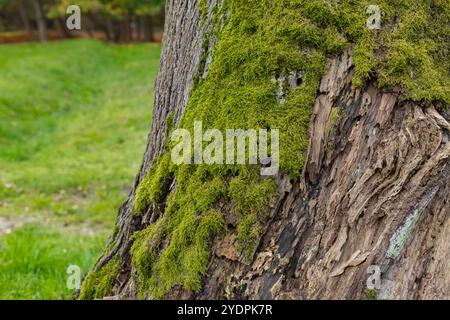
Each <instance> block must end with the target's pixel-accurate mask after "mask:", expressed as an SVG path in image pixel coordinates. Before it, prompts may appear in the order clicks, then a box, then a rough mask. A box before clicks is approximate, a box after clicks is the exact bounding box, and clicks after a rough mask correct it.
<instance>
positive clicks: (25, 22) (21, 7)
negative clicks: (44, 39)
mask: <svg viewBox="0 0 450 320" xmlns="http://www.w3.org/2000/svg"><path fill="white" fill-rule="evenodd" d="M19 12H20V18H21V19H22V22H23V27H24V28H25V31H26V32H27V35H28V38H29V39H30V40H33V31H32V30H31V27H30V21H29V19H28V14H27V10H26V7H25V5H24V3H23V0H20V1H19Z"/></svg>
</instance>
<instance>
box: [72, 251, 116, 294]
mask: <svg viewBox="0 0 450 320" xmlns="http://www.w3.org/2000/svg"><path fill="white" fill-rule="evenodd" d="M119 271H120V259H119V257H118V256H116V257H114V258H113V259H112V260H111V261H110V262H109V263H108V264H106V265H104V266H103V267H101V268H100V269H99V270H97V271H91V272H89V273H88V275H87V276H86V279H85V280H84V281H83V285H82V287H81V291H80V295H79V297H78V298H79V299H80V300H92V299H101V298H103V297H106V296H107V295H108V294H110V293H111V290H112V288H113V286H114V283H115V280H116V278H117V275H118V273H119Z"/></svg>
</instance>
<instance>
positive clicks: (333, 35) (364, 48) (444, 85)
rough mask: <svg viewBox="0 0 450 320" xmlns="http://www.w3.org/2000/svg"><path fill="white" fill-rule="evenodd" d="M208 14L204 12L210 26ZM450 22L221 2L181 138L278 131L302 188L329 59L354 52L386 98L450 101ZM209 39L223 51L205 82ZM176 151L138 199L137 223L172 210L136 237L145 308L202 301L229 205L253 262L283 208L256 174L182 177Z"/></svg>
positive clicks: (416, 6)
mask: <svg viewBox="0 0 450 320" xmlns="http://www.w3.org/2000/svg"><path fill="white" fill-rule="evenodd" d="M372 4H377V5H379V6H380V8H381V12H382V19H383V20H382V26H383V29H382V30H369V29H368V28H367V27H366V22H367V19H368V14H367V13H366V9H367V6H368V5H372ZM207 7H208V5H207V1H206V0H202V1H201V2H200V12H201V16H202V19H203V21H206V19H207V10H208V9H207ZM449 12H450V4H449V2H448V1H445V0H434V1H431V2H430V1H426V0H419V1H407V0H389V1H388V0H377V1H375V3H374V2H373V1H372V0H370V1H369V0H362V1H360V0H340V1H339V0H332V1H330V0H327V1H326V0H276V1H274V0H246V1H231V0H225V1H224V2H223V5H222V7H221V8H214V9H213V10H212V11H211V13H212V14H213V17H212V21H213V22H215V23H216V27H215V29H214V30H213V32H212V33H211V35H209V36H206V37H205V38H204V39H203V50H204V53H203V58H202V63H201V66H200V68H199V74H197V76H196V77H195V86H194V88H193V90H192V92H191V96H190V100H189V103H188V106H187V108H186V111H185V113H184V115H183V117H182V118H181V119H180V122H179V124H178V126H179V127H181V128H184V129H188V130H191V132H192V127H193V124H194V122H195V121H202V125H203V130H204V131H205V130H207V129H210V128H214V129H219V130H222V131H224V130H225V129H238V128H242V129H247V128H251V129H256V130H258V129H269V130H270V129H279V131H280V169H281V171H282V172H284V173H286V174H289V175H290V177H291V178H292V179H297V178H298V177H299V174H300V172H301V169H302V167H303V165H304V158H303V154H304V152H305V150H306V148H307V146H308V126H309V120H310V113H311V106H312V105H313V103H314V101H315V99H316V96H317V91H318V88H319V84H320V80H321V78H322V77H323V75H324V73H325V71H326V69H327V57H329V56H330V55H337V54H340V53H341V52H342V51H343V50H344V49H345V48H347V47H349V46H352V47H353V61H354V64H355V76H354V79H353V83H354V84H355V85H357V86H363V85H364V84H365V83H366V82H367V80H369V79H371V80H375V81H377V82H378V85H379V86H383V87H394V86H400V87H402V88H403V93H404V97H405V98H409V99H413V100H427V101H432V100H440V101H444V102H447V103H448V102H449V101H450V94H449V87H450V86H449V85H448V83H449V74H448V70H449V69H450V61H449V55H448V50H449V49H448V48H449V45H448V44H449V43H448V42H449V37H448V31H449V28H448V24H447V23H446V21H447V22H448V18H449ZM225 17H226V18H225ZM224 20H226V23H225V24H224V25H222V23H221V21H224ZM212 37H217V42H216V44H215V47H214V50H213V52H212V58H213V59H212V62H211V63H210V65H209V66H208V75H207V76H206V77H205V78H203V77H202V75H203V72H204V70H203V69H204V68H205V65H206V57H207V54H208V53H207V52H206V50H207V49H208V47H209V43H210V42H211V40H212ZM292 73H299V74H302V78H301V79H299V80H300V81H298V83H297V84H298V85H297V86H285V87H283V88H284V89H285V90H284V91H283V96H284V97H283V101H282V102H281V101H279V98H278V97H277V88H278V86H279V84H278V82H277V81H278V79H280V78H283V77H286V76H287V75H289V74H292ZM274 79H275V80H277V81H274ZM333 112H334V113H333V114H332V119H331V121H330V123H333V122H334V121H336V119H335V118H337V117H338V114H335V112H337V109H336V111H335V110H334V109H333ZM171 147H172V146H171V145H170V144H169V148H168V150H167V151H166V152H165V153H164V154H163V155H162V156H161V157H160V158H159V159H158V160H157V161H156V162H155V164H154V165H153V167H152V168H151V169H150V170H149V172H148V174H147V176H146V177H145V179H144V181H143V182H142V183H141V185H140V186H139V189H138V191H137V194H136V198H135V209H136V212H137V214H142V213H144V212H145V211H146V210H147V208H148V207H149V206H150V205H152V204H158V203H160V202H164V203H165V210H164V212H163V214H162V216H161V218H160V220H159V221H158V222H157V223H156V224H155V225H152V226H150V227H148V228H147V229H145V230H143V231H141V232H139V233H137V234H136V235H135V243H134V245H133V249H132V260H133V265H134V266H135V267H136V269H137V271H138V281H139V286H140V297H142V298H143V297H147V296H151V297H153V298H162V297H164V295H165V294H166V292H167V291H168V290H169V289H170V288H171V287H172V286H174V285H176V284H181V285H183V286H184V287H185V288H186V289H188V290H193V291H199V290H200V284H201V278H202V276H203V275H204V274H205V272H206V268H207V261H208V257H209V251H210V248H209V247H210V241H211V239H212V238H213V237H214V236H216V235H217V234H218V233H219V232H221V231H222V230H224V229H225V228H224V218H223V216H222V214H221V212H220V210H221V208H222V207H224V204H231V207H232V208H234V211H235V213H236V216H237V239H238V246H239V250H241V251H242V253H243V254H244V256H245V257H246V258H247V259H249V260H251V256H252V253H253V251H254V249H255V246H256V245H257V244H258V239H259V238H260V236H261V230H263V227H264V225H265V224H266V223H267V212H268V204H269V203H270V201H271V200H272V199H273V198H274V197H275V196H276V186H275V182H274V180H273V179H265V180H264V179H261V178H260V177H259V175H258V166H256V165H248V166H242V165H223V166H219V165H211V166H205V165H199V166H194V165H182V166H177V167H175V166H174V165H173V164H171V163H170V149H171ZM172 178H174V179H175V181H176V187H175V189H174V190H172V192H171V193H170V194H169V195H168V197H167V198H166V199H164V195H163V193H162V190H163V189H164V185H165V184H166V183H167V182H168V181H171V180H172ZM226 207H227V210H230V209H229V207H230V206H226Z"/></svg>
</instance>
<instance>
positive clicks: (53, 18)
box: [0, 0, 164, 43]
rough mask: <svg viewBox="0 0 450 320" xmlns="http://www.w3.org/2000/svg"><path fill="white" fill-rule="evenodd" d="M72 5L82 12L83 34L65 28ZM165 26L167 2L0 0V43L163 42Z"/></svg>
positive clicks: (129, 0) (134, 0) (157, 0)
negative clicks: (67, 40) (71, 40)
mask: <svg viewBox="0 0 450 320" xmlns="http://www.w3.org/2000/svg"><path fill="white" fill-rule="evenodd" d="M72 4H75V5H78V6H79V7H80V9H81V12H82V26H83V29H82V30H81V31H70V30H68V29H67V28H66V24H65V19H66V17H67V16H68V14H67V13H66V10H67V8H68V7H69V6H70V5H72ZM163 25H164V0H77V1H73V0H0V32H3V34H2V36H1V37H0V43H1V42H3V43H11V42H22V41H29V40H39V41H41V42H44V41H47V40H55V39H65V38H74V37H91V38H97V39H104V40H109V41H115V42H131V41H154V42H160V41H161V38H162V31H163V30H162V29H163Z"/></svg>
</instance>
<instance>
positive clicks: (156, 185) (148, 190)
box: [134, 153, 173, 212]
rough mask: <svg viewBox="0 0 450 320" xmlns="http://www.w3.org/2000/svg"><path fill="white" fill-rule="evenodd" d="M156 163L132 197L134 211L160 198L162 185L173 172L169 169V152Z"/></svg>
mask: <svg viewBox="0 0 450 320" xmlns="http://www.w3.org/2000/svg"><path fill="white" fill-rule="evenodd" d="M156 163H157V165H154V166H153V167H152V168H150V170H149V172H147V174H146V176H145V177H144V179H143V181H142V182H141V184H140V185H139V187H138V190H137V192H136V196H135V198H134V205H135V211H136V212H142V211H143V210H145V209H146V208H148V207H149V206H150V204H151V203H156V202H158V201H159V200H160V198H161V196H162V193H163V190H164V188H163V187H164V185H165V183H167V181H169V179H170V177H171V176H172V174H173V172H172V170H171V169H170V154H168V153H167V154H165V155H164V156H162V157H161V158H160V159H158V160H157V161H156Z"/></svg>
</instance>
